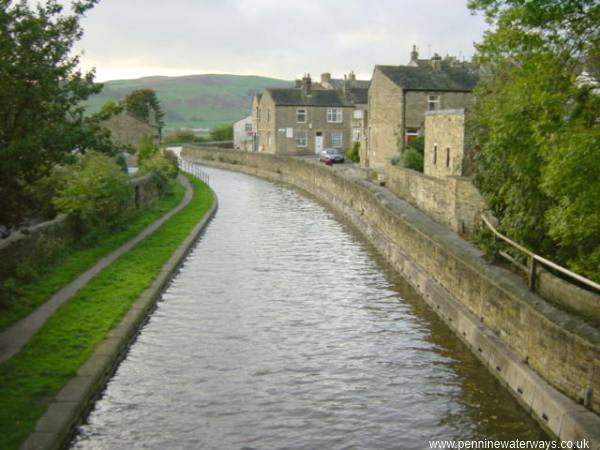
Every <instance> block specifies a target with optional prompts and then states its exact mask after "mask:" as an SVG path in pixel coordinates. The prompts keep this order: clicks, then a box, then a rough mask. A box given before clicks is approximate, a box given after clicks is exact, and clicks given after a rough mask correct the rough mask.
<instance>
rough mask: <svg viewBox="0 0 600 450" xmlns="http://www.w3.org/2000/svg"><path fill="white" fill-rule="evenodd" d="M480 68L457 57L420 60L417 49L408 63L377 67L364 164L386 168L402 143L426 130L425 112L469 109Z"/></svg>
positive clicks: (372, 88)
mask: <svg viewBox="0 0 600 450" xmlns="http://www.w3.org/2000/svg"><path fill="white" fill-rule="evenodd" d="M477 79H478V75H477V72H476V71H475V70H474V69H473V68H472V67H470V66H469V65H468V64H466V63H461V62H458V61H457V60H456V58H453V57H446V58H445V59H442V58H441V57H440V56H438V55H437V54H436V55H434V56H433V57H432V58H431V59H430V60H422V59H419V58H418V53H417V51H416V49H414V48H413V51H412V52H411V61H410V62H409V64H408V65H406V66H382V65H378V66H375V69H374V71H373V77H372V79H371V84H370V86H369V93H368V111H369V121H368V126H367V136H365V144H366V145H365V147H366V148H365V152H364V158H362V159H361V164H362V165H363V166H364V167H371V168H376V169H383V168H385V167H386V166H387V165H389V164H390V163H391V161H392V159H393V158H395V157H397V156H399V155H400V153H401V152H402V150H403V148H404V145H405V144H406V143H407V142H410V141H411V140H412V139H414V138H416V137H417V136H419V135H421V134H422V131H423V126H424V121H425V113H426V112H427V111H437V110H440V109H459V108H463V109H464V108H468V107H469V105H470V104H471V101H472V94H471V92H472V90H473V88H474V87H475V84H476V83H477Z"/></svg>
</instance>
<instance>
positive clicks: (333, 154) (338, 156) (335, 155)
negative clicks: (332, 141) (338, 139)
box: [319, 148, 344, 163]
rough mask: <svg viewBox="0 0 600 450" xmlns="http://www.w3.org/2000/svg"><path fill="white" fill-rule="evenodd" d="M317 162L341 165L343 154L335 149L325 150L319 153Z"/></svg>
mask: <svg viewBox="0 0 600 450" xmlns="http://www.w3.org/2000/svg"><path fill="white" fill-rule="evenodd" d="M319 161H324V162H332V163H343V162H344V154H343V153H342V151H341V150H339V149H337V148H326V149H325V150H321V152H320V153H319Z"/></svg>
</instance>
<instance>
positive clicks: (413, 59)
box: [410, 44, 419, 63]
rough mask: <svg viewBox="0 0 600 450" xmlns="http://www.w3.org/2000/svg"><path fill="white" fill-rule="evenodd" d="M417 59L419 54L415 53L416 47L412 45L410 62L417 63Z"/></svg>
mask: <svg viewBox="0 0 600 450" xmlns="http://www.w3.org/2000/svg"><path fill="white" fill-rule="evenodd" d="M418 59H419V52H418V51H417V46H416V45H414V44H413V49H412V52H410V62H415V63H416V62H417V61H418Z"/></svg>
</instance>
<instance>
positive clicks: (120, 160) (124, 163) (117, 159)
mask: <svg viewBox="0 0 600 450" xmlns="http://www.w3.org/2000/svg"><path fill="white" fill-rule="evenodd" d="M115 163H116V164H117V166H119V167H120V168H121V170H122V171H123V173H127V174H128V173H129V170H128V168H127V161H126V160H125V155H123V153H119V154H118V155H117V156H115Z"/></svg>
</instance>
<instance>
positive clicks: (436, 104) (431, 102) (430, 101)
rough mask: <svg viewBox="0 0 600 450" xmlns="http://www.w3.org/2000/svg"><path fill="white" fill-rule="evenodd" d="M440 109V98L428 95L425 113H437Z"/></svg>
mask: <svg viewBox="0 0 600 450" xmlns="http://www.w3.org/2000/svg"><path fill="white" fill-rule="evenodd" d="M438 109H440V96H439V95H429V96H428V97H427V111H437V110H438Z"/></svg>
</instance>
